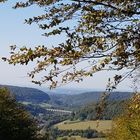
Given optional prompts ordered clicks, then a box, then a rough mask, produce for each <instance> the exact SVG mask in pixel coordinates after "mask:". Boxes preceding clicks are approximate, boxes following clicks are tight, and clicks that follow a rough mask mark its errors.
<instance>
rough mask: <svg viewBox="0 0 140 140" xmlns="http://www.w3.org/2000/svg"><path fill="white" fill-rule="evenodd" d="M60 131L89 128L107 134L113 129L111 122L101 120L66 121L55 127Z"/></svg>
mask: <svg viewBox="0 0 140 140" xmlns="http://www.w3.org/2000/svg"><path fill="white" fill-rule="evenodd" d="M55 127H58V129H60V130H70V129H72V130H85V129H88V128H89V127H90V128H91V129H95V130H97V131H98V132H101V131H102V132H106V131H108V130H110V129H111V127H112V121H111V120H100V121H77V122H76V121H64V122H61V123H58V124H56V125H55Z"/></svg>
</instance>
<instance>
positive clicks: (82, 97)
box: [49, 91, 132, 107]
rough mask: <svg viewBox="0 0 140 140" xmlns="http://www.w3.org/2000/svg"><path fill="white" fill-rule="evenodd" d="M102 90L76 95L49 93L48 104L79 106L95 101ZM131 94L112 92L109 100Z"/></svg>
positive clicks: (116, 99) (128, 96)
mask: <svg viewBox="0 0 140 140" xmlns="http://www.w3.org/2000/svg"><path fill="white" fill-rule="evenodd" d="M102 93H103V92H99V91H93V92H84V93H81V94H76V95H67V94H49V96H50V101H49V102H50V104H53V105H56V106H65V107H81V106H85V105H86V104H89V103H93V102H97V101H98V100H99V99H100V97H101V95H102ZM131 96H132V93H131V92H113V93H111V95H110V97H109V100H110V101H121V100H126V99H128V98H130V97H131Z"/></svg>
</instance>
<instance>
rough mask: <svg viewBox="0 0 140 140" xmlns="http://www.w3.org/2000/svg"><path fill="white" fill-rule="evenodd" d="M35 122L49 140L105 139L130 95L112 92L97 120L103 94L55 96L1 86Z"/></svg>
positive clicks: (22, 88) (27, 89)
mask: <svg viewBox="0 0 140 140" xmlns="http://www.w3.org/2000/svg"><path fill="white" fill-rule="evenodd" d="M1 87H6V88H8V89H9V90H10V91H11V94H12V96H15V97H16V100H17V101H18V102H19V103H20V104H22V106H23V108H25V109H26V110H28V111H29V112H30V113H31V114H32V116H33V117H34V118H35V119H36V120H37V121H38V125H39V127H40V128H41V131H40V132H41V135H44V133H45V132H46V131H48V130H49V132H50V133H51V135H52V136H53V138H52V140H88V139H90V140H105V139H104V138H105V133H106V132H108V131H109V130H110V129H111V127H112V121H111V120H112V119H113V118H114V117H116V116H118V115H119V114H121V112H123V106H124V104H125V102H126V100H128V99H129V98H130V97H131V96H132V94H131V93H130V92H113V93H112V94H111V95H110V96H109V98H108V102H107V104H106V107H105V109H104V111H103V112H102V116H101V117H100V120H98V121H97V118H96V115H97V113H96V108H97V103H98V102H99V99H100V97H101V95H102V93H103V92H99V91H90V92H84V93H83V92H82V93H79V94H75V95H74V94H60V93H59V94H57V93H51V92H48V93H46V92H44V91H41V90H38V89H35V88H27V87H16V86H7V85H6V86H4V85H1Z"/></svg>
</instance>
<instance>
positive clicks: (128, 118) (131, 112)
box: [108, 94, 140, 140]
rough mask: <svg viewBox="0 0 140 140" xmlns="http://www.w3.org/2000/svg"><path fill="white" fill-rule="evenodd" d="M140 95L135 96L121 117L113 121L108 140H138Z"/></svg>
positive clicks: (139, 131) (139, 137)
mask: <svg viewBox="0 0 140 140" xmlns="http://www.w3.org/2000/svg"><path fill="white" fill-rule="evenodd" d="M139 126H140V95H139V94H138V95H135V96H134V97H133V98H132V99H131V100H130V102H129V104H128V106H127V110H126V111H125V113H124V114H123V115H121V116H120V117H118V118H116V119H115V120H114V126H113V129H112V131H111V132H110V133H109V135H108V140H118V139H119V140H139V139H140V127H139Z"/></svg>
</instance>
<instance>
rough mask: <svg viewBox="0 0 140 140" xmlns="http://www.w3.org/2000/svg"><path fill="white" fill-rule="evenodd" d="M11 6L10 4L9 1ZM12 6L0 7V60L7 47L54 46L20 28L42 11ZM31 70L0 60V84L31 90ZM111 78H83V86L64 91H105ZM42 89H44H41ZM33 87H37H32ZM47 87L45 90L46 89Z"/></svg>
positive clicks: (35, 30)
mask: <svg viewBox="0 0 140 140" xmlns="http://www.w3.org/2000/svg"><path fill="white" fill-rule="evenodd" d="M12 2H13V3H14V0H13V1H12ZM13 3H11V2H7V3H5V4H0V57H3V56H8V55H9V51H10V49H9V46H10V45H14V44H16V45H18V46H23V45H26V46H29V47H31V46H37V45H39V44H45V45H50V46H51V44H52V43H55V42H58V40H59V39H56V40H54V39H52V38H50V39H48V40H46V38H45V37H43V36H41V34H42V33H43V32H42V31H41V30H39V28H38V27H37V26H36V25H32V26H29V25H26V24H24V19H25V18H28V17H32V16H34V15H40V14H41V13H43V9H40V8H37V7H30V8H26V9H18V10H14V9H12V8H11V7H12V5H13ZM32 68H33V64H31V65H29V66H12V65H9V64H7V63H5V62H2V61H1V60H0V69H1V70H0V84H10V85H19V86H35V85H33V84H32V83H31V82H30V80H31V79H29V78H28V77H27V73H28V72H29V71H30V70H31V69H32ZM113 75H114V73H113V72H100V73H97V74H95V75H94V76H93V77H92V78H86V79H85V80H84V82H82V83H80V84H77V83H71V84H69V85H67V86H65V88H66V87H73V88H93V89H105V87H106V83H107V80H108V78H109V77H112V76H113ZM130 85H131V82H130V79H127V80H125V81H124V82H122V83H121V85H120V86H119V87H118V90H124V89H125V90H129V89H130ZM43 86H44V87H45V86H46V85H43ZM36 87H37V86H36ZM46 87H47V86H46Z"/></svg>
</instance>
